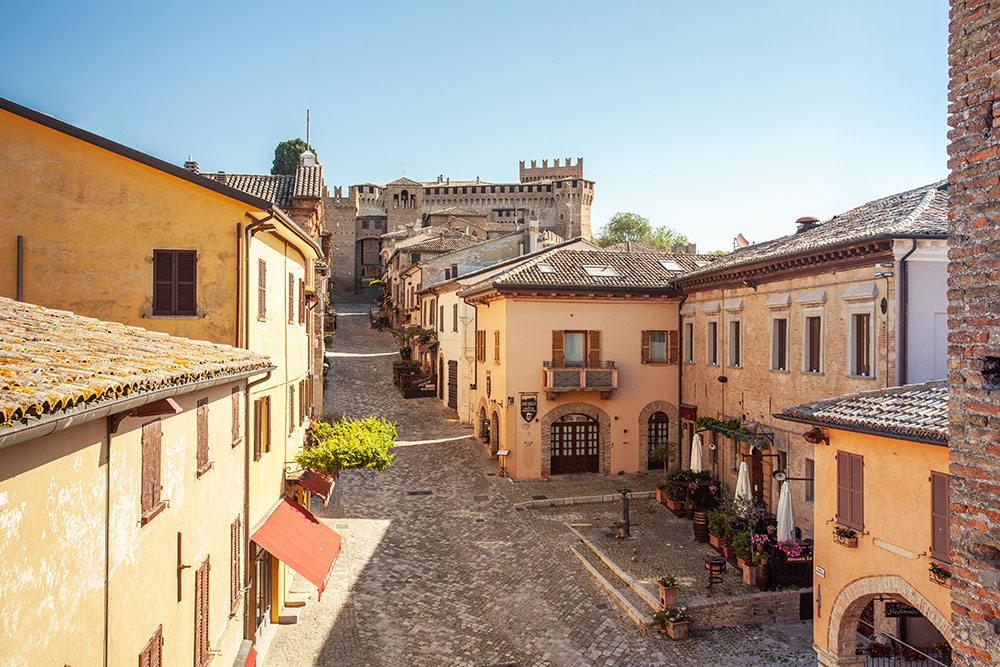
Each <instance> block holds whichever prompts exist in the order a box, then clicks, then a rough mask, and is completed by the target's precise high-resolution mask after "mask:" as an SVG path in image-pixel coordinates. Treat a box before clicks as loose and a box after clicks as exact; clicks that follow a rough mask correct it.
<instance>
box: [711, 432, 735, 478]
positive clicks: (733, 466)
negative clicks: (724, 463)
mask: <svg viewBox="0 0 1000 667" xmlns="http://www.w3.org/2000/svg"><path fill="white" fill-rule="evenodd" d="M712 438H715V434H714V433H713V434H712ZM729 442H730V443H731V446H730V448H729V451H730V452H731V453H732V455H733V456H732V461H731V463H730V466H731V467H732V469H733V472H736V470H738V469H739V467H740V445H739V443H738V442H736V441H735V440H730V441H729Z"/></svg>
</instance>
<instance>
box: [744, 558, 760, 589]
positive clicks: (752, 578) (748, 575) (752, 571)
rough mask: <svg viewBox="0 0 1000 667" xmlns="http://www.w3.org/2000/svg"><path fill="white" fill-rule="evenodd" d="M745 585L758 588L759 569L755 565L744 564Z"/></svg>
mask: <svg viewBox="0 0 1000 667" xmlns="http://www.w3.org/2000/svg"><path fill="white" fill-rule="evenodd" d="M740 567H742V568H743V583H744V584H746V585H747V586H757V568H756V567H755V566H753V565H747V564H746V563H743V564H742V565H741V566H740Z"/></svg>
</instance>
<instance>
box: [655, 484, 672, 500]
mask: <svg viewBox="0 0 1000 667" xmlns="http://www.w3.org/2000/svg"><path fill="white" fill-rule="evenodd" d="M669 500H670V499H669V498H668V497H667V485H666V484H657V485H656V502H658V503H667V501H669Z"/></svg>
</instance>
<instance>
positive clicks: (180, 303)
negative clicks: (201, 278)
mask: <svg viewBox="0 0 1000 667" xmlns="http://www.w3.org/2000/svg"><path fill="white" fill-rule="evenodd" d="M175 256H176V258H177V274H176V280H177V314H178V315H194V314H195V313H196V309H195V305H196V303H195V296H196V294H195V292H196V286H197V275H198V257H197V255H196V254H195V251H194V250H178V251H176V253H175Z"/></svg>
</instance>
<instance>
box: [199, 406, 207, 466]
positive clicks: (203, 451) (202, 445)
mask: <svg viewBox="0 0 1000 667" xmlns="http://www.w3.org/2000/svg"><path fill="white" fill-rule="evenodd" d="M197 459H198V472H199V473H201V472H204V471H205V469H206V468H207V467H208V399H207V398H203V399H200V400H199V401H198V446H197Z"/></svg>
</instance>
